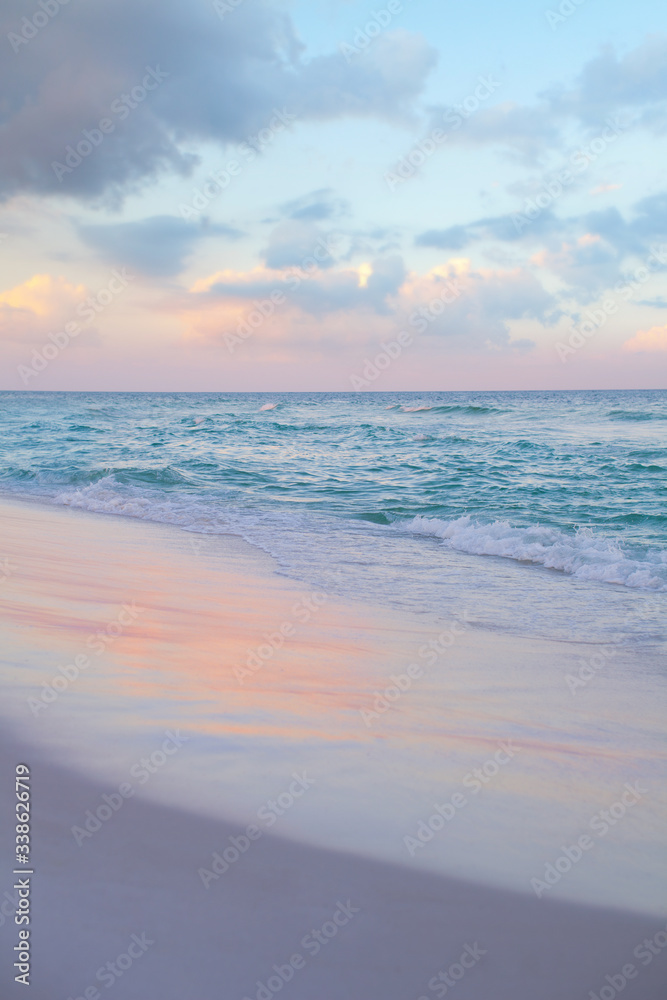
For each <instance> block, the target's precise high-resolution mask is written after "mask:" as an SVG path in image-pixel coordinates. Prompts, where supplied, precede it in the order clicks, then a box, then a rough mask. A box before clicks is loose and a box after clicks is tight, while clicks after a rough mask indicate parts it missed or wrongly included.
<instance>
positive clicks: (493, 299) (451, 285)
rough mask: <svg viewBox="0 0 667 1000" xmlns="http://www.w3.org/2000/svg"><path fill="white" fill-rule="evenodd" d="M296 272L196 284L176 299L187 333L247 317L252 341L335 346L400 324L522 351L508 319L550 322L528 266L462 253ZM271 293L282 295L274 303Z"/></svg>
mask: <svg viewBox="0 0 667 1000" xmlns="http://www.w3.org/2000/svg"><path fill="white" fill-rule="evenodd" d="M296 276H297V272H296V271H295V269H290V270H288V271H284V272H280V273H277V272H272V271H269V270H267V269H265V268H255V269H253V270H252V271H249V272H234V271H223V272H218V273H217V274H214V275H211V276H210V277H209V278H207V279H205V280H204V281H201V282H197V284H196V285H195V286H194V287H193V288H192V289H191V291H190V293H189V294H188V295H187V296H186V297H185V298H184V299H182V300H181V301H180V303H178V305H177V308H178V310H179V311H180V313H181V316H182V318H183V320H184V322H185V325H186V328H187V330H188V336H190V337H196V338H197V339H204V340H208V341H214V342H215V341H220V340H225V338H229V337H233V336H234V335H235V334H236V332H237V331H238V329H239V326H240V325H241V324H247V323H250V326H251V327H253V329H254V330H255V333H254V336H253V337H252V340H253V344H255V345H257V344H261V343H263V342H266V343H267V344H270V345H272V346H273V347H275V345H276V344H277V343H278V342H280V344H281V345H282V347H283V349H285V350H295V349H296V347H297V345H298V344H299V343H303V342H308V341H317V342H320V341H327V343H329V345H330V347H331V349H332V350H335V347H336V344H341V343H348V342H352V343H356V344H357V345H365V344H368V343H369V342H372V341H373V339H374V338H376V337H378V336H384V337H388V336H393V335H395V334H396V332H397V331H398V330H401V329H408V330H411V331H412V332H413V333H414V334H422V333H423V334H424V336H427V337H435V338H438V339H443V340H444V339H446V340H447V341H449V342H451V343H453V344H455V345H456V344H458V345H459V346H460V347H463V348H468V349H473V350H489V349H492V350H498V349H499V348H506V347H511V348H514V347H518V348H519V349H527V348H529V347H531V346H532V342H531V341H528V340H526V339H525V338H524V339H523V340H522V341H521V342H519V341H512V336H511V334H512V331H511V325H510V324H511V322H512V321H513V320H522V319H534V320H536V321H538V322H545V323H548V322H550V319H549V314H548V310H549V309H551V308H553V300H552V297H551V296H550V295H549V294H548V293H547V292H546V291H545V290H544V288H543V287H542V286H541V285H540V283H539V282H538V281H537V279H536V278H535V277H534V276H533V275H532V274H531V273H530V272H528V271H525V270H522V269H521V268H516V269H514V270H511V271H501V270H489V269H480V270H475V269H474V268H473V267H472V266H471V263H470V261H468V260H466V259H453V260H450V261H448V262H447V263H446V264H444V265H439V266H438V267H436V268H434V269H432V270H431V271H428V272H427V273H426V274H417V273H414V272H412V273H408V272H406V270H405V266H404V264H403V261H402V259H401V258H400V257H398V256H393V257H387V258H382V259H378V260H375V261H372V262H369V263H368V264H362V265H361V266H360V267H359V268H357V269H352V268H349V269H344V270H338V269H336V270H333V269H332V270H329V271H326V272H322V271H318V272H315V273H313V274H312V275H311V276H308V275H307V274H305V273H303V272H302V273H301V275H300V276H299V277H298V280H295V277H296ZM277 291H278V292H281V293H282V296H283V297H282V299H281V301H280V302H279V303H277V304H276V305H275V307H274V308H272V307H271V295H272V293H275V292H277ZM443 293H446V294H445V299H446V304H443V302H444V301H445V300H443V297H442V296H443ZM424 310H426V312H424ZM313 316H316V317H317V319H318V322H317V323H313ZM425 316H428V321H425V319H424V317H425ZM253 317H254V318H253Z"/></svg>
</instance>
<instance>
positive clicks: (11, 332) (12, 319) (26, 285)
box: [0, 274, 87, 342]
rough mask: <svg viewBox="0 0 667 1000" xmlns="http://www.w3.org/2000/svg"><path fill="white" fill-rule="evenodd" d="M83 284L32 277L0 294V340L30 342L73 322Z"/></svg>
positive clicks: (84, 288) (81, 296)
mask: <svg viewBox="0 0 667 1000" xmlns="http://www.w3.org/2000/svg"><path fill="white" fill-rule="evenodd" d="M86 294H87V290H86V287H85V285H72V284H71V283H70V282H69V281H67V279H66V278H63V277H58V278H54V277H52V276H51V275H50V274H35V275H34V276H33V277H32V278H30V279H29V280H28V281H24V282H23V284H21V285H17V286H16V287H15V288H11V289H9V290H8V291H6V292H0V338H2V339H3V340H17V341H28V342H30V341H33V340H39V339H44V338H45V337H46V336H47V335H48V333H50V332H51V331H53V330H55V329H56V328H59V327H61V326H62V325H64V323H66V322H68V321H69V320H72V319H73V317H74V315H75V309H76V307H77V305H79V303H81V302H82V301H83V300H84V298H85V297H86Z"/></svg>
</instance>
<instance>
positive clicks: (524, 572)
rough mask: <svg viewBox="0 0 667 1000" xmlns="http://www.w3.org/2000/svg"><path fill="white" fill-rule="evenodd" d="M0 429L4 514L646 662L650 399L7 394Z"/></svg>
mask: <svg viewBox="0 0 667 1000" xmlns="http://www.w3.org/2000/svg"><path fill="white" fill-rule="evenodd" d="M0 419H1V420H2V434H1V435H0V491H2V492H4V493H5V494H11V495H13V496H15V497H23V498H26V499H33V500H40V501H42V502H46V503H50V504H60V505H69V506H70V507H74V508H81V509H84V510H89V511H95V512H100V513H107V514H113V515H118V516H124V517H133V518H143V519H146V520H151V521H160V522H165V523H168V524H173V525H178V526H180V527H181V528H183V529H185V530H187V531H188V532H190V533H192V535H193V539H192V545H193V549H194V550H196V549H197V547H198V546H200V545H202V544H205V539H204V538H203V536H205V535H207V534H211V533H214V534H218V533H232V534H237V535H240V536H242V537H243V538H245V539H246V540H247V541H249V542H251V543H252V544H254V545H256V546H258V547H260V548H261V549H263V550H265V551H266V552H268V553H269V554H270V555H271V556H273V557H274V558H275V559H276V560H277V563H278V566H279V568H280V571H281V572H282V573H284V574H286V575H287V576H289V577H292V578H294V579H296V580H300V581H303V582H305V583H307V584H309V585H310V586H312V587H318V588H320V589H322V590H325V591H326V592H327V593H334V594H340V595H344V596H346V597H354V598H358V599H359V600H362V601H363V600H367V599H372V600H373V601H374V602H380V603H384V604H386V605H390V606H392V607H397V608H401V609H404V610H409V611H412V612H417V613H419V614H423V615H427V616H432V617H434V618H441V617H443V616H444V617H447V616H451V615H452V614H456V613H460V612H461V611H462V610H464V609H466V610H467V611H468V613H469V614H471V615H472V616H473V618H474V620H475V623H476V625H477V627H479V628H485V629H490V630H501V631H504V632H510V633H512V632H515V633H518V634H523V635H539V636H541V637H548V638H565V637H568V638H576V639H578V640H582V641H590V642H599V641H603V640H606V639H609V638H613V639H615V640H616V641H621V642H625V641H627V642H630V643H637V642H650V643H655V642H662V641H664V640H665V627H666V624H667V616H666V615H665V613H664V612H665V607H666V601H667V598H666V597H665V594H667V392H665V391H659V390H658V391H596V392H590V391H581V392H426V393H396V392H392V393H369V394H358V393H349V394H345V393H197V394H193V393H127V392H123V393H80V392H76V393H75V392H71V393H70V392H68V393H58V392H39V393H36V392H35V393H29V392H21V393H18V392H16V393H13V392H4V393H1V394H0Z"/></svg>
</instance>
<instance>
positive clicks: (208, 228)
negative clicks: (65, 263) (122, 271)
mask: <svg viewBox="0 0 667 1000" xmlns="http://www.w3.org/2000/svg"><path fill="white" fill-rule="evenodd" d="M79 234H80V236H81V238H82V239H83V240H84V242H85V243H86V244H87V245H88V246H90V247H92V248H93V249H94V250H96V251H97V252H98V253H99V254H100V256H101V257H102V258H104V259H105V260H109V261H111V262H112V263H114V264H125V265H126V266H127V267H130V268H131V269H132V270H136V271H139V272H142V273H143V274H150V275H160V276H163V275H166V276H168V275H173V274H178V273H179V272H180V271H181V270H182V269H183V266H184V263H185V260H186V259H187V257H188V256H189V255H190V254H191V253H192V252H193V250H194V249H195V246H196V244H197V243H198V242H199V240H201V239H203V238H205V237H207V236H221V237H226V238H227V239H237V238H238V237H239V236H241V233H240V232H239V230H238V229H234V228H232V227H231V226H225V225H220V224H212V225H198V224H197V223H194V222H186V221H185V220H184V219H180V218H178V217H176V216H170V215H155V216H152V217H151V218H148V219H140V220H138V221H135V222H118V223H113V224H110V225H83V226H79Z"/></svg>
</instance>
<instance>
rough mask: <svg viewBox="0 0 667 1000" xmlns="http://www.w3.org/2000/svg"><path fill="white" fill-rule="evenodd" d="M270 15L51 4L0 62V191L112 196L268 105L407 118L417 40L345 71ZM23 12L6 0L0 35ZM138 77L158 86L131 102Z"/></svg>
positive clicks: (421, 43)
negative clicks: (45, 17) (92, 134)
mask: <svg viewBox="0 0 667 1000" xmlns="http://www.w3.org/2000/svg"><path fill="white" fill-rule="evenodd" d="M282 7H283V5H282V3H280V2H278V0H275V2H274V0H244V2H243V3H242V4H240V5H239V6H238V7H237V8H235V9H234V11H233V12H232V14H230V15H228V16H226V17H225V18H224V20H221V19H220V18H219V17H218V16H217V15H216V12H215V10H214V8H213V6H212V4H210V3H201V4H189V5H187V4H186V5H184V4H183V3H182V2H180V0H142V2H141V3H136V0H95V2H94V3H81V4H79V5H78V6H77V10H76V13H75V12H74V10H73V9H70V8H63V9H62V10H61V11H60V12H59V13H58V15H57V16H55V17H53V19H52V20H51V21H50V22H49V23H48V24H47V25H46V26H45V27H44V28H43V29H42V30H41V31H40V32H39V33H38V34H37V36H36V37H35V38H33V39H32V40H31V41H29V42H27V43H26V44H25V45H23V44H20V47H19V49H18V51H17V52H16V53H15V55H14V54H12V53H10V52H9V51H7V52H6V54H5V58H4V59H3V60H2V61H1V62H0V91H1V92H2V94H3V100H4V106H3V113H2V124H0V149H1V150H2V152H1V153H0V177H1V178H2V181H1V182H0V196H3V197H8V196H10V195H12V194H13V193H17V192H20V191H30V192H38V193H42V194H66V195H71V196H74V197H78V198H87V199H91V198H96V197H101V196H105V197H106V198H107V200H109V199H116V201H120V200H121V199H122V198H123V197H124V195H125V194H126V193H128V191H133V190H137V189H139V188H141V187H142V186H143V185H144V184H146V183H148V182H150V181H152V180H154V179H155V178H156V177H158V176H159V175H160V174H162V173H164V172H175V173H178V174H182V175H185V174H187V173H188V172H190V171H191V170H192V169H193V167H194V165H195V164H196V163H197V157H196V155H195V154H194V152H193V150H196V149H197V147H198V145H199V144H200V143H204V142H214V143H219V144H223V145H224V144H227V143H237V142H242V141H244V140H246V139H247V138H248V136H249V135H252V134H255V133H257V132H258V131H259V130H260V129H262V128H264V127H266V125H267V122H268V121H269V120H270V119H271V118H272V115H273V114H274V109H276V108H278V109H283V108H286V109H287V110H288V113H289V114H293V115H295V116H296V119H304V120H305V119H309V120H324V119H328V118H335V117H340V116H342V115H354V116H376V117H379V118H383V119H388V120H392V121H404V120H405V119H406V118H407V117H409V116H410V115H411V114H412V109H413V104H414V101H415V98H416V97H417V96H418V95H419V93H420V92H421V90H422V87H423V85H424V81H425V78H426V75H427V74H428V73H429V71H430V70H431V68H432V67H433V65H434V63H435V60H436V54H435V51H434V50H433V49H432V48H431V47H430V46H429V45H428V44H427V43H426V42H425V40H424V39H423V38H422V37H421V36H419V35H412V34H409V33H408V32H405V31H398V32H385V33H384V34H383V35H382V37H381V38H378V39H377V41H376V43H375V45H374V46H373V49H372V52H369V53H367V54H366V55H364V56H363V57H360V58H359V59H357V60H354V63H353V64H350V65H348V64H347V63H346V61H345V59H344V57H343V55H342V54H340V53H335V54H331V55H323V56H317V57H315V58H313V59H310V60H307V59H306V58H305V57H304V53H303V46H302V45H301V43H300V42H299V41H298V39H297V37H296V33H295V29H294V27H293V25H292V22H291V20H290V18H289V16H288V15H287V14H286V13H285V12H284V10H283V9H282ZM24 16H25V5H24V3H23V0H6V2H5V3H4V4H3V6H2V13H0V35H3V36H8V35H11V34H12V33H13V34H14V35H17V32H20V30H21V19H22V17H24ZM7 48H8V49H9V43H8V45H7ZM149 71H154V72H155V73H157V74H158V75H159V76H160V82H159V84H157V85H156V86H155V87H154V89H152V90H146V89H144V91H143V96H142V93H141V88H142V87H143V86H144V83H145V82H146V80H145V78H146V76H147V73H148V72H149ZM153 82H154V81H153ZM150 85H151V86H152V85H153V84H152V82H151V84H150ZM133 88H139V90H133ZM125 95H127V101H126V96H125ZM103 118H106V119H108V120H109V122H110V123H111V125H112V126H113V129H112V130H111V131H109V132H108V133H104V134H102V133H100V134H101V135H102V137H101V140H100V141H99V142H95V143H92V142H91V143H90V145H91V146H94V148H92V149H91V150H90V152H88V153H86V154H85V155H84V156H83V157H82V160H81V163H80V164H78V165H76V166H75V167H74V168H72V169H71V172H65V173H64V174H61V175H60V179H59V177H58V176H57V172H56V171H54V169H53V167H52V162H54V161H58V162H62V163H65V156H66V147H67V146H73V147H76V146H77V145H78V144H79V142H81V141H84V142H85V141H87V140H86V139H85V136H84V134H83V130H84V129H87V130H89V131H92V130H93V129H97V130H98V131H100V124H99V123H100V120H101V119H103ZM96 138H97V136H96ZM84 148H85V147H84ZM75 155H76V154H75ZM70 162H74V161H73V160H71V161H70Z"/></svg>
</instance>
